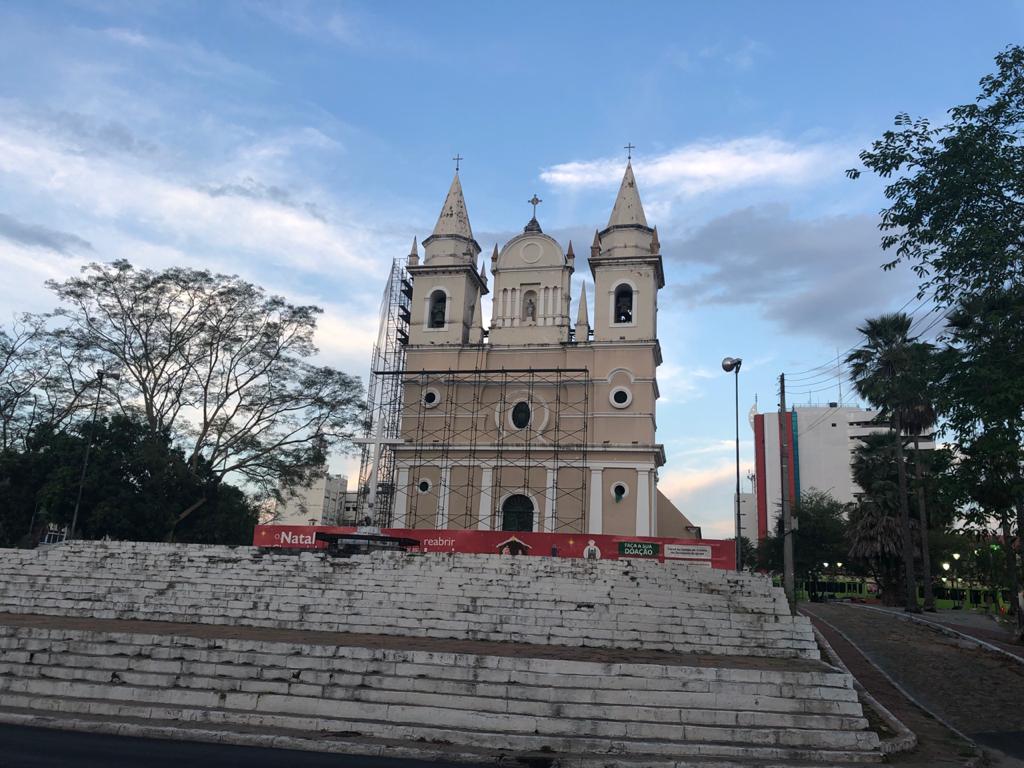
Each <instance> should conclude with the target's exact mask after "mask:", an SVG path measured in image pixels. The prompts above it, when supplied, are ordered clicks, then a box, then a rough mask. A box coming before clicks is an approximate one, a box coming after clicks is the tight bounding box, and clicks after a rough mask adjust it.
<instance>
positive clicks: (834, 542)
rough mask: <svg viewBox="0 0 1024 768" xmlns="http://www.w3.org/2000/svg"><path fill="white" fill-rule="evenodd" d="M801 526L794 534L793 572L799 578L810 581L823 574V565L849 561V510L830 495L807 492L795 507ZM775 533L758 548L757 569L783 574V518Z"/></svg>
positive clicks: (812, 491)
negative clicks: (847, 523) (847, 528)
mask: <svg viewBox="0 0 1024 768" xmlns="http://www.w3.org/2000/svg"><path fill="white" fill-rule="evenodd" d="M793 511H794V516H795V517H796V518H797V519H798V520H799V521H800V525H799V527H798V528H797V530H796V531H794V533H793V534H792V535H793V536H795V537H796V539H795V542H794V547H793V553H794V558H795V559H794V563H793V571H794V574H795V576H796V578H797V579H803V580H807V579H809V578H812V577H813V576H815V575H816V574H818V573H820V572H821V567H822V563H824V562H828V563H835V562H842V561H844V560H846V559H847V558H846V553H847V546H846V518H845V513H846V508H845V507H844V505H843V504H841V503H840V502H839V501H837V500H836V499H835V498H833V497H832V496H831V495H830V494H828V493H825V492H823V491H818V490H815V489H813V488H812V489H810V490H807V491H804V492H802V493H801V494H800V498H799V499H797V500H796V502H795V503H794V505H793ZM775 528H776V529H775V532H774V533H773V534H771V535H769V536H767V537H766V538H765V539H763V540H762V541H761V543H760V544H759V546H758V551H757V557H758V567H760V568H763V569H764V570H768V571H772V572H775V573H781V571H782V565H783V563H782V536H783V533H782V519H781V517H780V518H779V520H778V521H777V522H776V526H775Z"/></svg>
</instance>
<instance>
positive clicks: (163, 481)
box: [0, 414, 256, 546]
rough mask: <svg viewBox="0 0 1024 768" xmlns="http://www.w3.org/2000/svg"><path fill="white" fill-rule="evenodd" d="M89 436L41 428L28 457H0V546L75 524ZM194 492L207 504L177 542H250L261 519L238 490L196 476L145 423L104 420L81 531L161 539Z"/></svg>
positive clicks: (79, 430) (84, 427)
mask: <svg viewBox="0 0 1024 768" xmlns="http://www.w3.org/2000/svg"><path fill="white" fill-rule="evenodd" d="M88 434H89V425H88V423H82V424H78V425H77V426H76V427H75V428H73V429H70V430H53V429H41V430H39V431H38V432H37V433H36V434H35V435H33V437H32V438H31V439H30V442H29V444H28V446H27V449H26V450H25V451H20V452H15V451H7V452H4V453H3V454H0V477H3V478H4V482H2V483H0V546H11V545H14V544H18V543H22V542H24V543H31V542H32V541H36V540H38V536H37V532H38V530H39V529H40V528H42V527H44V526H45V525H46V524H47V523H56V524H58V525H68V524H69V523H70V522H71V517H72V513H73V508H74V502H75V499H76V496H77V491H78V483H79V478H80V471H81V466H82V457H83V454H84V450H85V442H86V440H87V439H88V437H87V436H88ZM204 484H205V485H207V486H208V487H207V488H203V487H202V486H203V485H204ZM197 493H207V494H208V496H209V502H208V503H207V504H206V505H204V506H203V507H202V509H201V510H200V511H198V512H197V513H196V514H194V515H192V516H190V517H189V519H188V520H187V521H186V523H185V524H184V525H182V526H180V527H179V529H178V538H179V539H181V540H185V541H200V542H206V543H225V544H243V543H249V542H251V541H252V528H253V525H254V524H255V519H256V513H255V510H254V508H253V507H252V506H251V504H250V503H249V502H248V501H247V500H246V498H245V495H244V494H243V493H242V492H241V491H240V490H239V489H237V488H234V487H232V486H231V485H229V484H227V483H217V482H215V478H214V477H213V476H212V475H211V474H210V473H209V471H208V469H207V468H201V471H200V476H198V477H197V476H196V474H195V473H194V472H193V471H192V470H191V468H190V467H189V466H188V464H187V462H186V457H185V455H184V452H183V451H181V450H177V449H175V448H173V446H172V445H171V441H170V437H169V435H168V434H166V433H164V434H156V433H154V432H152V431H151V430H150V429H149V428H148V425H147V424H145V423H144V422H141V421H138V420H132V419H130V418H128V417H127V416H124V415H120V414H118V415H115V416H113V417H112V418H110V419H109V420H100V421H99V422H98V423H97V424H96V430H95V436H94V440H93V450H92V452H91V454H90V457H89V465H88V471H87V472H86V475H85V483H84V485H83V496H82V506H81V510H82V513H81V515H80V517H79V525H80V529H81V533H82V534H84V535H85V536H86V537H88V538H102V537H104V536H109V537H111V538H114V539H130V540H134V541H159V540H163V539H165V538H167V536H168V534H169V533H170V532H171V531H172V530H174V528H175V526H176V525H177V516H178V511H179V510H180V509H181V506H182V505H183V504H186V503H188V502H189V501H190V500H191V499H192V498H194V497H195V495H196V494H197ZM30 529H31V531H32V533H31V534H30Z"/></svg>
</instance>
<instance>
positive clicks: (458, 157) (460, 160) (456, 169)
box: [452, 152, 466, 173]
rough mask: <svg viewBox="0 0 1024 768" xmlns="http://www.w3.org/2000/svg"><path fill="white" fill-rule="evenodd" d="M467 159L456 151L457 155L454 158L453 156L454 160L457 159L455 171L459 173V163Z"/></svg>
mask: <svg viewBox="0 0 1024 768" xmlns="http://www.w3.org/2000/svg"><path fill="white" fill-rule="evenodd" d="M465 159H466V158H464V157H463V156H462V155H460V154H459V153H458V152H456V153H455V157H453V158H452V160H454V161H455V172H456V173H458V172H459V163H461V162H462V161H463V160H465Z"/></svg>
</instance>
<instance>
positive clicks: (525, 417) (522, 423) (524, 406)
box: [512, 400, 530, 429]
mask: <svg viewBox="0 0 1024 768" xmlns="http://www.w3.org/2000/svg"><path fill="white" fill-rule="evenodd" d="M529 424H530V404H529V403H528V402H526V401H525V400H520V401H519V402H518V403H516V404H515V406H513V408H512V425H513V426H514V427H515V428H516V429H523V428H524V427H527V426H529Z"/></svg>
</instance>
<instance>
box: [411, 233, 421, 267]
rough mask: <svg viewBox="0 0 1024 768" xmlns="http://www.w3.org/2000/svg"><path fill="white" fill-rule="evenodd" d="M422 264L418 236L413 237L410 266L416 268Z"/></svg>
mask: <svg viewBox="0 0 1024 768" xmlns="http://www.w3.org/2000/svg"><path fill="white" fill-rule="evenodd" d="M419 263H420V247H419V245H418V244H417V243H416V235H413V236H412V248H410V249H409V265H410V266H413V267H415V266H416V265H417V264H419Z"/></svg>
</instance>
